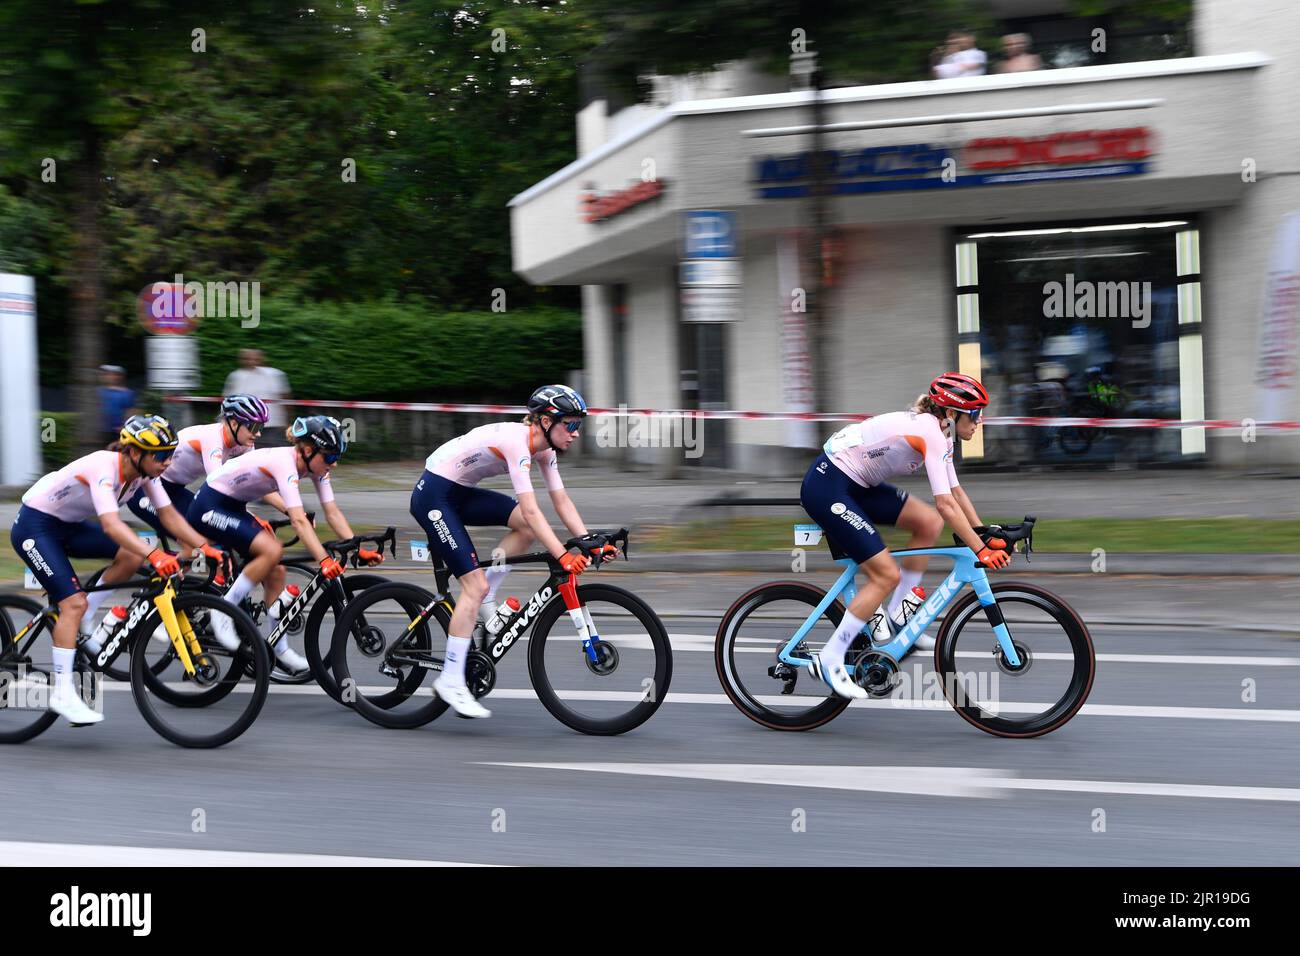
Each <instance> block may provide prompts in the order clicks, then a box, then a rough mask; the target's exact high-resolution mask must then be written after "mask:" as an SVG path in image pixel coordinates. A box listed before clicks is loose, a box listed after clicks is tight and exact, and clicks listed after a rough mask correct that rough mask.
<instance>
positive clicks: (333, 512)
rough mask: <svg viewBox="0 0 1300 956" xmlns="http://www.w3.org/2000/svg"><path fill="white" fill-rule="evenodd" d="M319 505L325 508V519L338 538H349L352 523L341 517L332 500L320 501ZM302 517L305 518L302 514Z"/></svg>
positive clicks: (341, 513)
mask: <svg viewBox="0 0 1300 956" xmlns="http://www.w3.org/2000/svg"><path fill="white" fill-rule="evenodd" d="M321 507H322V508H323V509H324V510H325V520H326V521H328V522H329V525H330V527H331V528H332V529H334V533H335V534H336V535H338V537H339V538H340V539H347V538H351V537H352V525H350V524H348V519H347V518H345V517H343V512H342V511H341V510H339V506H338V505H337V504H335V503H334V502H333V501H325V502H322V503H321ZM303 517H304V518H305V517H306V515H305V514H304V515H303Z"/></svg>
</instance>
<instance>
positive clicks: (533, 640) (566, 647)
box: [498, 584, 673, 736]
mask: <svg viewBox="0 0 1300 956" xmlns="http://www.w3.org/2000/svg"><path fill="white" fill-rule="evenodd" d="M578 600H579V602H580V603H581V604H582V607H583V611H584V614H585V615H586V616H587V619H588V622H589V623H588V626H589V627H591V629H592V631H593V637H598V638H599V639H598V640H596V641H595V647H596V654H597V660H596V661H595V662H592V661H591V660H590V658H589V656H588V655H587V653H586V651H585V649H584V648H583V646H582V640H581V638H580V637H579V636H578V633H577V628H576V627H575V626H574V625H573V624H572V620H571V618H570V617H569V615H568V613H567V611H566V609H565V606H564V599H563V598H562V597H560V596H558V595H557V596H556V597H555V598H554V599H553V600H552V601H551V602H550V603H549V604H547V605H546V607H544V608H543V609H542V612H541V614H540V615H538V618H537V622H536V623H535V624H534V625H533V631H532V634H530V635H529V636H528V637H527V638H526V640H527V641H528V676H529V677H530V678H531V680H532V682H533V690H535V691H536V692H537V697H538V699H539V700H540V701H541V702H542V705H543V706H544V707H545V708H546V709H547V710H548V711H550V712H551V716H552V717H554V718H555V719H556V720H558V721H559V722H560V723H562V724H564V725H565V726H567V727H572V728H573V729H574V730H577V731H581V732H582V733H584V734H594V735H598V736H609V735H613V734H622V733H626V732H627V731H629V730H632V729H633V728H634V727H639V726H641V725H642V724H643V723H645V722H646V721H647V720H649V719H650V718H651V717H652V716H653V715H654V712H655V711H656V710H658V709H659V705H660V704H661V703H663V700H664V697H665V695H667V693H668V685H669V683H670V682H671V681H672V677H673V652H672V648H671V646H670V645H669V642H668V632H667V631H666V630H664V625H663V622H662V621H661V620H659V615H657V614H655V612H654V610H653V609H651V607H650V605H648V604H646V603H645V601H643V600H641V599H640V598H639V597H637V596H636V595H635V594H632V593H630V592H628V591H625V590H623V589H622V588H618V587H614V586H612V585H609V584H585V585H581V586H579V588H578ZM561 620H563V621H564V622H565V623H564V624H561V625H560V626H559V627H556V625H557V624H559V622H560V621H561ZM566 625H567V626H566ZM498 636H499V635H498Z"/></svg>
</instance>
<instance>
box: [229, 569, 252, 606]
mask: <svg viewBox="0 0 1300 956" xmlns="http://www.w3.org/2000/svg"><path fill="white" fill-rule="evenodd" d="M255 587H257V583H256V582H254V581H251V580H249V577H248V575H246V574H245V573H244V572H243V571H240V572H239V577H237V578H235V583H234V584H232V585H231V586H230V590H229V591H227V592H226V600H227V601H229V602H230V603H231V604H235V605H238V604H239V602H240V601H242V600H243V599H244V598H246V597H248V595H250V594H251V593H253V588H255Z"/></svg>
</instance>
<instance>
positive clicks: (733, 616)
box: [713, 581, 849, 730]
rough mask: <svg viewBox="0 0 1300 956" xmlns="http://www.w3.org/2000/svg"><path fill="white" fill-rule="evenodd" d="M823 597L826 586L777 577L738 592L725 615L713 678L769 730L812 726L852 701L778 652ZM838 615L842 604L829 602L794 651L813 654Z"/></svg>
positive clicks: (716, 642)
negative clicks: (782, 657)
mask: <svg viewBox="0 0 1300 956" xmlns="http://www.w3.org/2000/svg"><path fill="white" fill-rule="evenodd" d="M824 597H826V592H825V591H823V590H821V589H820V588H815V587H813V586H812V585H810V584H802V583H800V582H797V581H776V582H773V583H771V584H764V585H761V586H759V587H756V588H754V590H752V591H750V592H749V593H748V594H745V595H742V596H741V597H740V598H739V599H737V601H736V603H735V604H733V605H731V607H730V608H729V609H728V611H727V613H726V614H725V615H723V618H722V623H721V624H719V625H718V635H717V638H716V639H715V640H714V645H713V656H714V663H715V664H716V665H717V668H718V680H720V681H721V682H722V689H723V690H724V691H726V693H727V696H728V697H729V698H731V702H732V703H733V704H735V705H736V706H737V707H738V708H739V709H740V712H741V713H742V714H744V715H745V716H746V717H748V718H749V719H750V720H752V721H754V722H755V723H759V724H762V725H763V726H764V727H768V728H770V729H772V730H812V729H813V728H814V727H820V726H821V725H822V724H824V723H827V722H828V721H831V720H833V719H835V718H836V717H838V716H839V715H840V714H841V713H843V711H844V708H846V707H848V706H849V701H848V700H847V699H846V698H843V697H839V696H836V694H835V693H834V692H833V691H832V690H831V689H830V687H828V686H827V685H826V684H825V682H823V681H820V680H818V679H817V678H816V677H814V676H813V674H812V672H811V671H810V670H809V669H808V668H807V667H792V666H790V665H788V664H785V663H783V662H782V661H781V660H780V659H779V658H778V656H777V655H778V654H779V653H780V651H781V649H782V648H783V647H785V645H786V644H787V643H788V642H789V640H790V638H791V637H793V636H794V633H795V631H797V630H798V629H799V627H800V626H801V625H802V624H803V622H804V621H806V620H807V619H808V616H809V615H810V614H811V613H812V612H813V611H814V610H815V609H816V607H817V605H818V604H820V603H821V601H822V599H823V598H824ZM843 617H844V605H843V604H841V603H840V602H839V601H838V600H837V601H832V602H831V604H830V605H829V606H828V607H827V608H826V610H825V612H824V613H823V614H822V616H821V618H820V619H818V620H817V622H816V623H815V624H814V625H813V627H812V629H811V630H809V632H808V633H807V634H806V635H805V636H804V639H803V641H801V642H800V644H799V646H798V648H796V651H795V653H796V655H797V656H798V657H800V658H801V659H803V658H807V659H811V658H812V656H813V655H814V654H816V653H818V652H819V651H820V650H821V649H822V647H824V646H825V644H826V642H827V641H828V640H829V639H830V637H831V635H832V634H834V633H835V628H836V627H838V626H839V623H840V620H841V619H842V618H843Z"/></svg>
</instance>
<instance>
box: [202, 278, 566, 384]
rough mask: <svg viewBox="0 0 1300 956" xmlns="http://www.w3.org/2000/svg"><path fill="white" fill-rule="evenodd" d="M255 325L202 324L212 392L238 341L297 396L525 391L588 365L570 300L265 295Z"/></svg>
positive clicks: (231, 363)
mask: <svg viewBox="0 0 1300 956" xmlns="http://www.w3.org/2000/svg"><path fill="white" fill-rule="evenodd" d="M260 313H261V314H260V322H259V324H258V326H257V327H256V328H247V329H246V328H241V326H240V320H239V319H238V318H232V319H218V318H210V319H206V320H204V321H203V322H202V323H201V324H200V326H199V329H198V338H199V354H200V361H201V365H202V382H203V386H202V387H203V391H204V393H205V394H209V395H218V394H220V393H221V389H222V386H223V384H224V383H225V380H226V376H227V375H228V374H229V373H230V372H231V371H233V370H234V369H235V368H236V367H237V366H238V361H239V360H238V353H239V350H240V349H241V348H257V349H261V350H262V351H263V352H265V353H266V361H267V364H269V365H271V366H273V367H275V368H278V369H280V370H281V371H283V372H284V373H285V375H287V376H288V378H289V385H290V387H291V388H292V390H293V394H294V396H295V397H297V398H325V399H328V398H337V397H340V396H346V397H348V398H380V397H398V396H404V395H417V394H423V395H429V394H441V395H450V394H455V395H457V396H458V397H462V399H463V400H473V399H474V398H482V397H485V396H491V395H518V394H519V393H520V392H526V391H528V390H530V389H532V388H535V387H536V386H537V385H538V384H541V383H542V382H543V381H552V380H563V378H564V376H565V374H566V373H567V372H569V371H570V370H571V369H575V368H581V367H582V317H581V315H580V314H579V313H578V312H576V311H574V310H571V309H562V308H554V307H534V308H529V309H516V310H510V311H506V312H499V313H498V312H445V311H438V310H437V309H436V308H435V307H433V306H431V305H430V304H428V303H425V302H415V301H410V300H405V301H403V300H397V299H387V300H383V301H375V302H356V303H340V302H306V303H293V302H285V301H273V300H270V299H266V298H264V299H263V300H262V302H261V307H260Z"/></svg>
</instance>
